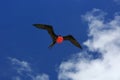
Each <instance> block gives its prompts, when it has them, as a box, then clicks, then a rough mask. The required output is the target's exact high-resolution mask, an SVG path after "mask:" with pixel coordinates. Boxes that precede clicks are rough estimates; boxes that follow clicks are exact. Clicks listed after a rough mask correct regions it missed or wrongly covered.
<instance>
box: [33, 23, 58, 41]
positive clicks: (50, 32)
mask: <svg viewBox="0 0 120 80" xmlns="http://www.w3.org/2000/svg"><path fill="white" fill-rule="evenodd" d="M33 26H35V27H36V28H39V29H45V30H47V31H48V33H49V34H50V36H51V37H52V39H53V40H55V39H56V37H57V35H56V34H55V33H54V30H53V28H52V26H51V25H46V24H33Z"/></svg>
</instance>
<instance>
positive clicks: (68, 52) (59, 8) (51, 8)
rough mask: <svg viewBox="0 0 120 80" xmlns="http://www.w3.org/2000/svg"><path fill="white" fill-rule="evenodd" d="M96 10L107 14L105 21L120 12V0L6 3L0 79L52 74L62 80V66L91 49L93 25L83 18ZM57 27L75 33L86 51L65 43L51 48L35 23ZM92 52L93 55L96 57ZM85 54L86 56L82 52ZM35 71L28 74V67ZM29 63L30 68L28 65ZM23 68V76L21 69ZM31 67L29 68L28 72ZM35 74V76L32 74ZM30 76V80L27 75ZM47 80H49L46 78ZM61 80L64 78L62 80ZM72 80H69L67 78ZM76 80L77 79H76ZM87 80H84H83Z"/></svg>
mask: <svg viewBox="0 0 120 80" xmlns="http://www.w3.org/2000/svg"><path fill="white" fill-rule="evenodd" d="M93 9H100V10H102V11H103V12H106V13H107V15H106V16H105V18H106V19H105V21H104V22H107V21H110V20H112V19H113V18H114V15H115V13H116V12H119V10H120V5H119V0H118V1H114V0H99V1H98V0H35V1H33V0H20V1H16V0H4V1H1V2H0V54H1V56H0V79H1V80H40V79H41V78H39V79H37V78H35V77H36V76H37V75H38V74H40V75H41V76H42V75H43V74H45V76H46V75H48V77H49V80H58V75H59V66H60V65H61V63H62V62H64V61H66V60H68V59H70V58H71V56H73V55H78V53H80V52H84V51H91V50H88V48H89V46H88V48H87V47H86V45H85V44H83V43H84V42H85V41H87V40H88V39H89V37H88V33H89V25H90V24H89V22H90V21H88V23H87V22H86V21H85V20H84V19H83V18H82V17H81V16H84V15H85V14H86V13H87V12H89V11H92V10H93ZM35 23H44V24H50V25H53V28H54V30H55V32H56V34H61V35H63V36H64V35H68V34H72V35H73V36H74V37H75V38H76V39H77V40H78V42H79V43H80V44H81V45H82V46H83V50H80V49H79V48H77V47H75V46H73V45H72V44H71V43H70V42H67V41H65V42H63V44H61V45H59V44H58V45H55V46H54V47H53V48H52V49H49V48H48V45H49V44H50V43H51V38H50V36H49V35H48V33H47V32H46V31H44V30H39V29H36V28H35V27H34V26H32V24H35ZM95 53H99V51H97V52H92V53H91V54H93V56H96V54H95ZM81 54H82V53H81ZM24 63H27V66H29V67H30V69H31V70H32V71H25V70H27V69H28V67H25V66H23V65H22V64H24ZM28 64H29V65H28ZM20 68H25V70H24V69H23V70H22V72H21V73H19V72H18V71H17V70H19V69H20ZM26 68H27V69H26ZM27 73H29V74H31V75H34V76H32V77H34V78H32V77H30V76H28V74H27ZM22 74H24V75H27V77H25V76H23V75H22ZM43 80H45V79H43ZM59 80H60V79H59ZM64 80H68V79H64ZM73 80H75V79H73ZM83 80H84V79H83Z"/></svg>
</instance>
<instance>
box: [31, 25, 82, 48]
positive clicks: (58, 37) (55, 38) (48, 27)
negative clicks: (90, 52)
mask: <svg viewBox="0 0 120 80" xmlns="http://www.w3.org/2000/svg"><path fill="white" fill-rule="evenodd" d="M33 26H35V27H37V28H39V29H45V30H47V31H48V33H49V34H50V36H51V37H52V41H53V42H52V43H51V44H50V45H49V47H52V46H54V44H55V43H62V42H63V40H69V41H70V42H71V43H72V44H74V45H75V46H76V47H78V48H81V49H82V47H81V45H80V44H79V43H78V42H77V40H76V39H75V38H74V37H73V36H72V35H67V36H61V35H56V34H55V33H54V30H53V28H52V26H51V25H46V24H33Z"/></svg>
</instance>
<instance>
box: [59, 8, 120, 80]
mask: <svg viewBox="0 0 120 80" xmlns="http://www.w3.org/2000/svg"><path fill="white" fill-rule="evenodd" d="M105 15H106V13H105V12H103V11H101V10H99V9H93V10H92V11H91V12H87V13H86V15H84V16H82V17H83V18H84V20H86V21H87V22H88V26H89V34H88V36H89V39H88V40H87V41H86V42H84V44H85V45H86V46H87V47H88V50H89V51H91V52H93V53H95V52H99V53H101V54H102V58H98V59H94V60H88V59H86V58H82V59H81V54H82V55H84V52H81V53H79V54H78V55H76V56H77V57H75V58H74V59H70V60H68V61H66V62H62V64H61V65H60V70H59V76H58V79H59V80H120V69H119V68H120V15H115V16H114V19H112V20H111V21H106V19H105ZM89 51H86V52H87V53H89Z"/></svg>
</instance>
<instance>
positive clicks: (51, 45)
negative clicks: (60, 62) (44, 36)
mask: <svg viewBox="0 0 120 80" xmlns="http://www.w3.org/2000/svg"><path fill="white" fill-rule="evenodd" d="M55 43H56V42H55V41H53V42H52V43H51V44H50V45H49V47H48V48H52V47H53V46H54V45H55Z"/></svg>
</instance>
